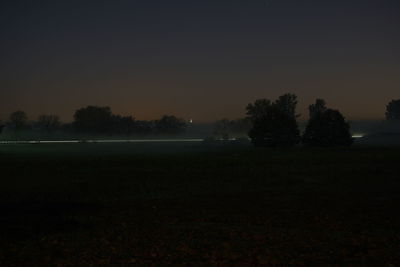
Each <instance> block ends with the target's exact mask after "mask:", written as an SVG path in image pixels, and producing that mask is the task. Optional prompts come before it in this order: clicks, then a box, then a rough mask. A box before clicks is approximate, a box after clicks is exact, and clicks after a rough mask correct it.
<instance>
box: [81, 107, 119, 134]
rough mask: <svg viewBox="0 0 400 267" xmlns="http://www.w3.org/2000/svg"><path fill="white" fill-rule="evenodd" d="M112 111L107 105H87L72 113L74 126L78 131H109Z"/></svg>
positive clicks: (110, 130) (110, 129)
mask: <svg viewBox="0 0 400 267" xmlns="http://www.w3.org/2000/svg"><path fill="white" fill-rule="evenodd" d="M112 120H113V119H112V113H111V109H110V108H109V107H96V106H87V107H86V108H81V109H78V110H77V111H76V112H75V114H74V127H75V129H76V130H77V131H78V132H86V133H103V134H104V133H111V132H112Z"/></svg>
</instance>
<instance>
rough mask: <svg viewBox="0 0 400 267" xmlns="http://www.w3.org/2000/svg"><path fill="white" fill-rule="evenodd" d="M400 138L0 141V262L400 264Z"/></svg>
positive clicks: (32, 264) (17, 264)
mask: <svg viewBox="0 0 400 267" xmlns="http://www.w3.org/2000/svg"><path fill="white" fill-rule="evenodd" d="M399 162H400V149H398V148H377V147H375V148H368V147H353V148H338V149H306V148H294V149H256V148H253V147H250V146H246V145H234V144H230V143H229V142H228V143H223V144H222V143H221V144H218V145H216V144H201V143H198V144H194V143H193V144H174V143H172V144H58V145H57V144H52V145H43V144H36V145H35V144H34V145H3V146H1V147H0V166H1V177H0V181H1V184H0V185H1V188H0V193H1V203H0V208H1V217H0V218H1V219H0V235H1V238H0V265H1V266H24V265H30V266H34V265H35V266H46V265H56V264H57V265H58V266H77V265H81V266H90V265H99V264H106V265H107V264H109V265H112V264H117V265H118V264H120V265H128V264H132V265H138V266H149V265H168V264H169V265H185V264H186V265H195V266H205V265H217V266H218V265H220V266H225V265H234V266H254V265H267V266H282V265H284V266H286V265H295V266H310V265H324V266H343V265H345V266H346V265H347V266H349V265H350V266H354V265H356V266H397V265H398V264H400V253H398V251H400V215H399V212H398V207H399V204H400V194H399V189H400V181H399V178H398V176H399V175H398V174H399V165H398V163H399Z"/></svg>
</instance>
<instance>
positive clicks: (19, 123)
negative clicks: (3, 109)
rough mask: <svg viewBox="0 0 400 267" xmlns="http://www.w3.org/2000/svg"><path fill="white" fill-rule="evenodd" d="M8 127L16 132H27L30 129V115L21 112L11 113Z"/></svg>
mask: <svg viewBox="0 0 400 267" xmlns="http://www.w3.org/2000/svg"><path fill="white" fill-rule="evenodd" d="M7 126H8V127H10V128H11V129H12V130H14V131H15V132H19V131H22V130H26V129H27V128H28V115H26V113H25V112H24V111H20V110H19V111H15V112H13V113H11V115H10V118H9V121H8V125H7Z"/></svg>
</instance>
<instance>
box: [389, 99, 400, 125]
mask: <svg viewBox="0 0 400 267" xmlns="http://www.w3.org/2000/svg"><path fill="white" fill-rule="evenodd" d="M385 115H386V119H388V120H400V99H397V100H392V101H390V102H389V103H388V104H387V106H386V113H385Z"/></svg>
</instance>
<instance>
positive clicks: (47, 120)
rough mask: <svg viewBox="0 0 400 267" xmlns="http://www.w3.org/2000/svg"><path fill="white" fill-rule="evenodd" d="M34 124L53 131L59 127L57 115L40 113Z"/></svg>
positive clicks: (44, 129) (43, 129) (59, 122)
mask: <svg viewBox="0 0 400 267" xmlns="http://www.w3.org/2000/svg"><path fill="white" fill-rule="evenodd" d="M36 126H37V127H38V128H39V129H40V130H42V131H46V132H53V131H56V130H58V129H60V128H61V121H60V118H59V117H58V116H57V115H40V116H39V118H38V121H37V122H36Z"/></svg>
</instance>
